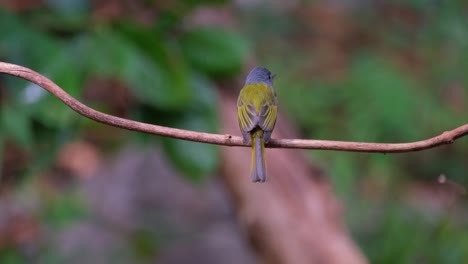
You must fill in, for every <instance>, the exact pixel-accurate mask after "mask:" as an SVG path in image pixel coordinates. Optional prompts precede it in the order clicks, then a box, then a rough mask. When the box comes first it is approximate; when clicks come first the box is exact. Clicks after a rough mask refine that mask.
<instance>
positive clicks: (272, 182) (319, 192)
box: [220, 91, 367, 264]
mask: <svg viewBox="0 0 468 264" xmlns="http://www.w3.org/2000/svg"><path fill="white" fill-rule="evenodd" d="M236 97H237V95H234V94H229V93H228V92H225V91H224V92H222V94H221V96H220V99H221V101H222V104H220V105H221V108H222V116H221V118H222V120H223V121H222V122H223V132H224V133H228V134H233V135H240V132H239V128H238V124H237V117H236V113H237V112H236V99H237V98H236ZM289 127H290V125H289V124H288V123H287V122H286V121H285V119H283V118H281V117H279V119H278V122H277V123H276V128H275V131H274V132H273V137H274V138H295V137H297V135H294V133H293V132H291V129H289ZM222 151H223V152H222V154H223V167H222V174H223V177H224V181H225V183H226V186H227V189H228V190H229V191H230V192H231V195H232V197H233V200H234V204H235V206H236V208H237V215H238V218H239V221H240V223H241V225H242V226H243V227H244V228H245V230H246V231H247V233H248V235H249V237H250V238H251V240H252V242H253V245H254V247H255V248H256V250H257V252H258V254H259V255H260V257H261V259H262V260H263V263H294V264H302V263H327V264H334V263H336V264H343V263H347V264H362V263H367V260H366V258H365V257H364V256H363V254H362V253H361V252H360V250H359V249H358V248H357V247H356V246H355V244H354V243H353V241H352V240H351V239H350V238H349V235H348V234H347V231H346V228H345V227H344V225H343V224H342V219H341V209H340V205H339V203H338V201H337V199H336V198H335V196H334V194H333V192H332V190H331V189H332V188H331V186H330V184H329V182H328V180H327V179H326V177H323V175H320V174H321V173H320V171H318V170H317V169H315V170H314V169H313V168H312V167H311V166H310V164H308V162H307V160H306V159H305V157H304V155H303V151H302V150H290V149H267V150H266V163H267V173H268V176H269V178H268V180H267V182H266V183H263V184H261V183H256V184H254V183H252V182H251V180H250V164H251V149H250V148H239V147H234V148H228V147H224V148H223V149H222Z"/></svg>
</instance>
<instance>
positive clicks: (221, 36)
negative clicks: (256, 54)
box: [182, 28, 248, 77]
mask: <svg viewBox="0 0 468 264" xmlns="http://www.w3.org/2000/svg"><path fill="white" fill-rule="evenodd" d="M182 49H183V52H184V54H185V57H186V58H187V60H188V61H189V62H190V63H191V64H192V65H193V67H195V68H196V69H197V70H200V71H201V72H204V73H207V74H209V75H213V76H215V77H217V76H220V77H221V76H232V75H235V74H237V73H239V71H240V70H241V68H242V64H243V62H244V60H245V59H246V58H247V55H248V45H247V41H246V39H245V38H243V37H242V36H241V35H239V34H237V33H234V32H229V31H227V30H225V29H220V28H199V29H195V30H193V31H191V32H187V33H186V34H185V35H184V36H183V38H182Z"/></svg>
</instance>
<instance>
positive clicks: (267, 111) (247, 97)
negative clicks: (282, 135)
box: [237, 66, 278, 182]
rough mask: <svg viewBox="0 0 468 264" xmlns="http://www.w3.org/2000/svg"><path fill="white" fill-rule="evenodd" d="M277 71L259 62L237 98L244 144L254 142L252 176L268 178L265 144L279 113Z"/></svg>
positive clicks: (256, 180)
mask: <svg viewBox="0 0 468 264" xmlns="http://www.w3.org/2000/svg"><path fill="white" fill-rule="evenodd" d="M275 76H276V75H275V74H273V73H271V72H270V71H269V70H268V69H266V68H264V67H260V66H257V67H255V68H253V69H252V70H251V71H250V73H249V74H248V75H247V78H246V80H245V84H244V86H243V87H242V89H241V90H240V92H239V97H238V99H237V117H238V121H239V127H240V130H241V133H242V137H243V141H244V144H250V143H251V145H252V165H251V178H252V181H253V182H265V181H266V179H267V174H266V170H265V157H264V154H265V144H266V143H268V142H269V141H270V139H271V134H272V132H273V128H274V127H275V124H276V117H277V115H278V100H277V97H276V92H275V90H274V89H273V79H274V78H275Z"/></svg>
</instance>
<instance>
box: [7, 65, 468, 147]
mask: <svg viewBox="0 0 468 264" xmlns="http://www.w3.org/2000/svg"><path fill="white" fill-rule="evenodd" d="M0 73H6V74H9V75H13V76H17V77H20V78H23V79H25V80H28V81H30V82H32V83H35V84H37V85H39V86H40V87H42V88H44V89H46V90H47V91H49V92H50V93H51V94H53V95H55V96H56V97H57V98H59V99H60V100H61V101H62V102H64V103H65V104H66V105H67V106H69V107H70V108H71V109H73V110H74V111H76V112H78V113H79V114H81V115H83V116H85V117H88V118H90V119H93V120H95V121H97V122H100V123H103V124H107V125H111V126H114V127H119V128H124V129H128V130H134V131H140V132H145V133H149V134H154V135H159V136H165V137H171V138H176V139H182V140H189V141H195V142H201V143H209V144H216V145H224V146H238V147H247V146H249V145H246V144H244V143H243V142H242V138H241V137H238V136H233V135H230V134H224V135H220V134H212V133H204V132H195V131H189V130H183V129H177V128H170V127H163V126H158V125H152V124H146V123H142V122H137V121H133V120H128V119H125V118H120V117H116V116H112V115H108V114H105V113H102V112H99V111H96V110H94V109H92V108H90V107H88V106H86V105H84V104H83V103H81V102H79V101H78V100H76V99H75V98H73V97H72V96H71V95H69V94H68V93H66V92H65V91H64V90H63V89H62V88H60V87H59V86H58V85H56V84H55V83H54V82H52V81H51V80H49V79H47V78H46V77H44V76H43V75H41V74H39V73H37V72H35V71H33V70H31V69H28V68H26V67H22V66H19V65H15V64H11V63H6V62H0ZM233 111H234V110H233ZM467 134H468V124H465V125H463V126H460V127H458V128H455V129H453V130H450V131H445V132H443V133H442V134H440V135H438V136H435V137H432V138H428V139H425V140H421V141H415V142H409V143H369V142H352V141H333V140H311V139H271V140H270V142H269V143H268V145H267V146H266V147H268V148H296V149H320V150H338V151H354V152H380V153H397V152H410V151H419V150H424V149H429V148H434V147H437V146H440V145H444V144H451V143H453V142H454V141H455V140H456V139H458V138H460V137H463V136H466V135H467Z"/></svg>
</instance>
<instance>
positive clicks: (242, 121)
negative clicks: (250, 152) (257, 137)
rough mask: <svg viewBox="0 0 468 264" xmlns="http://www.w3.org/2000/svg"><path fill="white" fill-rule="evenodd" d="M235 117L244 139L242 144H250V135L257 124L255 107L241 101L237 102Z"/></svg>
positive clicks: (257, 115) (257, 117) (257, 118)
mask: <svg viewBox="0 0 468 264" xmlns="http://www.w3.org/2000/svg"><path fill="white" fill-rule="evenodd" d="M237 117H238V120H239V127H240V130H241V132H242V136H243V137H244V142H245V143H249V142H250V134H249V132H250V131H252V130H253V129H254V128H255V127H256V126H257V125H258V123H259V120H260V116H259V113H258V112H257V110H256V109H255V107H254V106H253V105H251V104H245V103H243V102H242V100H238V101H237Z"/></svg>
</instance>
